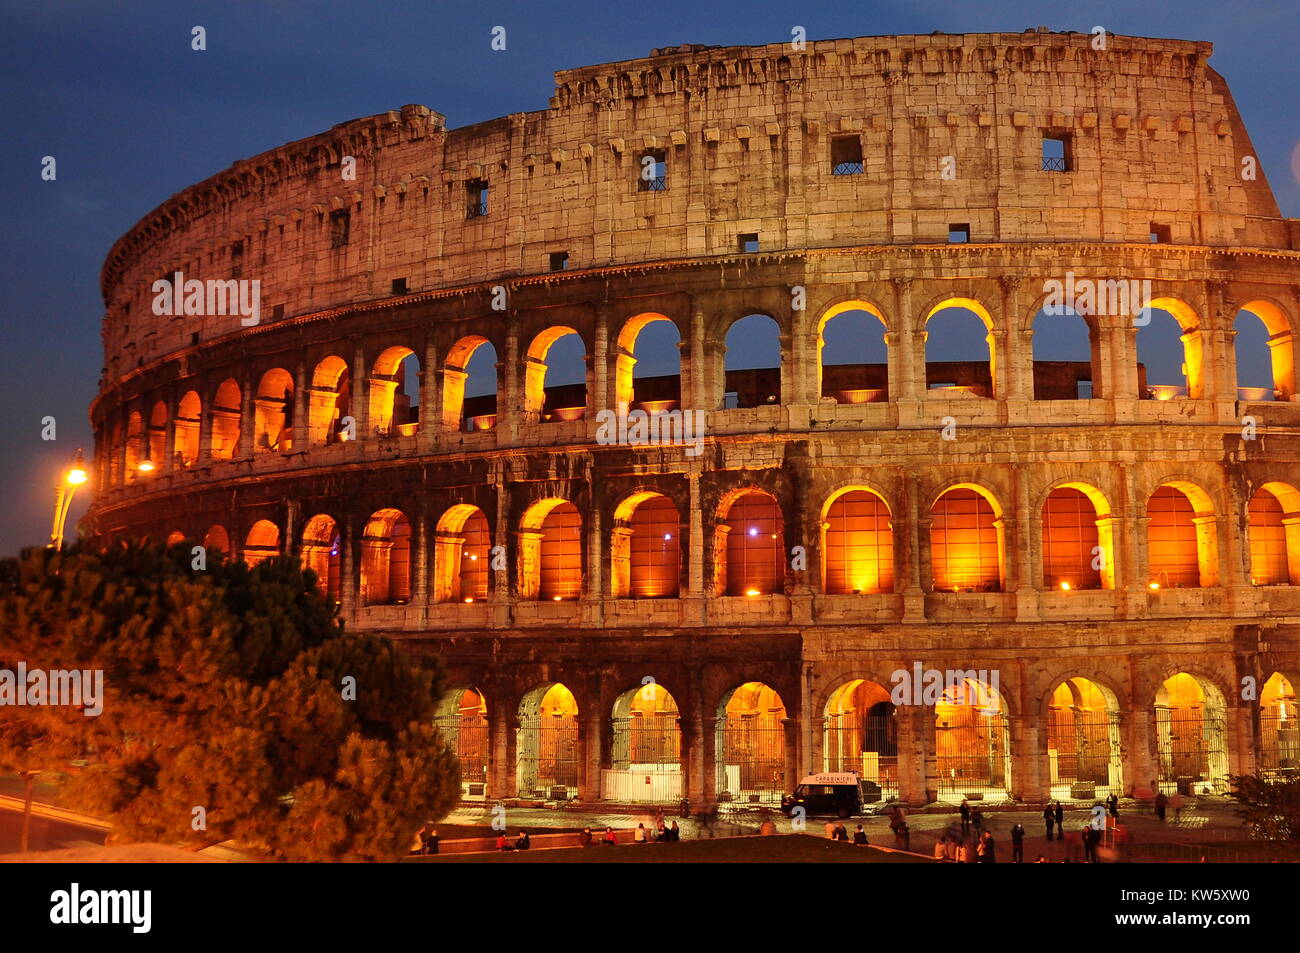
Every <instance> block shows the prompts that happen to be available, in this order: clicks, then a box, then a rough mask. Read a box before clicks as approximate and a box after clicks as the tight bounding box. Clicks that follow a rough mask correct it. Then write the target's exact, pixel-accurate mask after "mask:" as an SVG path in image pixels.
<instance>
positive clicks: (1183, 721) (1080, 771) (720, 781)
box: [437, 672, 1300, 803]
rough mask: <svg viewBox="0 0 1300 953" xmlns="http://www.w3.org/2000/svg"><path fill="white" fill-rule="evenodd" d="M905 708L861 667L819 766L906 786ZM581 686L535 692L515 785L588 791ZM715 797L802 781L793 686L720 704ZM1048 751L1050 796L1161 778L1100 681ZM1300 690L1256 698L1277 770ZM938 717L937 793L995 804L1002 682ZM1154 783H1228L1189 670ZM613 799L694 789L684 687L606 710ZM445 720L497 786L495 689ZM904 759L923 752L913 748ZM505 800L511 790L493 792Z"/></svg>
mask: <svg viewBox="0 0 1300 953" xmlns="http://www.w3.org/2000/svg"><path fill="white" fill-rule="evenodd" d="M898 712H899V709H898V708H896V706H895V705H894V703H893V702H892V701H891V693H890V691H889V690H888V689H886V688H885V687H884V686H882V685H879V684H876V683H875V682H871V681H868V680H866V679H861V678H855V679H850V680H848V681H846V682H844V683H843V684H841V685H840V686H839V687H838V688H836V689H835V690H834V691H833V692H832V693H831V695H830V697H829V699H828V700H827V702H826V705H825V708H824V710H823V711H822V712H821V723H820V732H821V742H822V743H821V758H820V764H817V765H815V766H814V769H815V770H824V771H828V772H848V771H853V772H857V773H858V774H859V775H860V776H861V777H862V779H863V781H864V782H865V784H864V788H865V790H866V791H867V792H868V796H869V797H872V798H875V799H877V800H889V799H893V798H898V797H899V796H900V786H899V777H900V774H899V772H900V747H899V728H898ZM586 714H587V713H585V712H581V711H580V710H579V705H578V701H577V698H576V696H575V694H574V692H573V691H571V690H570V689H569V687H568V686H566V685H564V684H563V683H561V682H549V683H545V684H542V685H539V686H537V687H535V688H533V689H531V690H529V691H528V692H526V693H525V694H524V696H523V698H522V700H521V701H520V703H519V707H518V712H517V718H516V722H515V723H516V725H517V728H516V729H515V730H516V739H515V741H516V743H515V749H514V750H515V772H514V778H513V790H512V791H510V792H509V793H510V794H513V795H517V796H519V797H544V798H554V799H570V798H574V797H577V796H579V778H580V764H581V762H582V759H583V758H584V743H589V742H586V739H584V738H583V727H582V721H581V718H582V717H583V716H585V715H586ZM714 714H715V718H714V730H713V738H712V744H713V752H714V755H715V758H714V765H715V767H714V777H713V780H712V793H713V794H714V795H715V796H716V797H717V799H718V800H719V801H722V802H727V801H734V802H739V803H776V802H778V801H779V799H780V797H781V795H782V794H783V793H789V791H790V790H792V789H793V785H794V784H795V783H796V782H797V781H798V780H799V779H798V778H797V777H792V776H791V774H792V772H793V771H795V770H796V759H795V758H794V756H793V748H794V747H795V745H796V732H795V731H794V730H793V722H792V720H791V719H790V718H789V717H788V714H787V710H786V706H785V703H784V702H783V700H782V699H781V696H780V694H779V693H778V692H777V691H776V690H775V689H773V688H772V687H771V686H769V685H767V684H765V683H763V682H746V683H743V684H741V685H739V686H737V687H735V688H733V689H731V690H730V691H728V692H726V693H725V694H724V695H723V697H722V699H721V701H720V703H719V705H718V708H717V711H716V712H715V713H714ZM1046 714H1047V718H1046V725H1045V731H1043V732H1042V736H1041V750H1039V751H1037V752H1035V753H1034V756H1035V757H1038V758H1040V759H1042V760H1043V762H1044V764H1045V768H1046V779H1047V787H1048V788H1049V790H1050V796H1051V797H1053V798H1056V799H1059V800H1063V801H1064V800H1092V799H1102V798H1105V797H1106V796H1108V795H1109V794H1111V793H1115V794H1117V795H1127V794H1128V793H1130V792H1131V791H1132V790H1133V789H1134V787H1135V786H1136V787H1138V788H1142V787H1143V786H1144V785H1145V784H1146V783H1148V779H1137V778H1132V777H1126V776H1125V771H1126V761H1127V759H1126V757H1125V750H1124V749H1125V741H1124V735H1123V732H1122V722H1123V718H1124V713H1123V712H1122V711H1121V709H1120V706H1119V702H1118V700H1117V697H1116V695H1115V693H1114V692H1113V691H1112V690H1111V689H1110V688H1108V687H1107V686H1105V685H1103V684H1101V683H1099V682H1096V681H1093V680H1091V679H1088V678H1085V677H1081V676H1075V677H1070V678H1066V679H1064V680H1062V681H1061V682H1060V683H1058V684H1057V685H1056V687H1055V688H1054V689H1053V691H1052V693H1051V698H1050V701H1049V703H1048V707H1047V713H1046ZM1297 715H1298V711H1297V707H1296V697H1295V692H1294V688H1293V686H1292V685H1291V683H1290V681H1289V680H1288V679H1287V678H1286V677H1285V676H1284V675H1282V674H1281V673H1280V672H1275V673H1273V674H1272V675H1271V676H1270V677H1269V679H1268V680H1267V681H1266V683H1265V684H1264V687H1263V690H1262V693H1261V696H1260V699H1259V706H1258V750H1257V752H1256V761H1257V769H1258V770H1259V771H1260V772H1262V773H1264V774H1266V775H1279V774H1285V773H1290V772H1294V771H1298V770H1300V721H1297ZM927 717H928V718H929V727H930V730H931V731H932V733H933V735H932V739H931V743H930V744H929V746H928V747H929V754H928V758H929V760H930V764H929V766H928V767H927V770H926V775H927V777H928V778H930V779H932V780H933V783H934V786H935V791H936V796H937V797H938V799H939V800H944V801H950V802H954V803H955V802H959V801H961V800H963V799H971V800H981V801H985V802H995V801H1000V800H1005V799H1007V798H1008V797H1010V796H1011V794H1012V791H1011V778H1012V767H1011V759H1012V745H1011V739H1010V733H1009V727H1008V711H1007V706H1006V702H1005V701H1004V699H1003V698H1002V696H1001V694H1000V693H999V691H998V688H997V686H996V684H989V683H988V682H985V681H982V680H980V679H977V678H972V677H970V676H962V677H961V678H960V679H954V680H951V681H950V683H949V684H947V686H946V687H945V688H944V689H943V691H942V695H941V696H940V697H939V699H938V700H937V702H936V703H935V704H934V706H933V713H932V715H929V716H927ZM1147 717H1150V718H1151V720H1152V724H1153V726H1154V732H1155V739H1154V741H1155V744H1154V747H1155V766H1154V767H1155V772H1156V777H1155V778H1154V779H1153V780H1155V782H1156V784H1157V786H1158V788H1159V789H1160V790H1164V791H1165V792H1166V793H1173V792H1174V791H1176V790H1182V791H1184V793H1188V792H1191V791H1195V792H1196V793H1208V792H1215V793H1222V792H1223V791H1224V790H1225V789H1226V787H1227V784H1228V773H1229V762H1228V741H1227V722H1226V705H1225V701H1224V697H1223V694H1222V692H1220V690H1219V689H1218V688H1217V687H1216V686H1215V685H1214V684H1213V683H1212V682H1210V681H1209V680H1207V679H1204V678H1201V677H1199V676H1196V675H1193V674H1190V673H1188V672H1178V673H1175V674H1173V675H1171V676H1170V677H1169V678H1167V679H1165V680H1164V681H1163V682H1162V683H1161V685H1160V686H1159V688H1158V690H1157V692H1156V694H1155V697H1154V698H1153V699H1152V700H1151V708H1150V709H1149V710H1148V715H1147ZM607 718H608V722H607V725H606V726H604V730H605V731H606V733H607V734H606V739H605V754H604V756H603V757H602V759H601V788H600V796H601V797H603V798H604V799H606V800H610V801H617V802H631V803H638V802H644V803H674V802H676V801H677V800H678V799H680V798H681V797H682V796H683V794H684V793H685V788H684V785H683V775H684V765H685V760H684V758H685V757H686V755H687V752H686V743H685V733H684V732H683V730H682V725H681V714H680V712H679V710H678V707H677V702H676V700H675V699H674V698H673V696H672V693H671V692H670V691H669V690H668V689H667V688H666V687H665V686H663V685H661V684H659V683H658V682H655V681H653V680H650V679H648V680H647V682H646V683H645V684H643V685H640V686H638V687H634V688H630V689H628V690H627V691H625V692H623V693H622V694H620V695H619V696H618V697H617V698H616V699H615V701H614V704H613V706H612V708H611V709H610V711H609V712H608V715H607ZM437 725H438V727H439V728H440V729H441V731H442V732H443V734H444V736H445V737H446V738H447V739H448V742H449V744H450V745H451V746H452V747H453V748H454V749H455V751H456V753H457V756H458V757H459V759H460V761H461V767H462V785H463V794H464V795H466V796H468V797H471V798H473V797H482V796H486V794H487V793H488V788H489V786H490V771H489V768H490V763H491V750H492V747H491V730H490V729H491V725H490V721H489V715H488V702H487V698H486V697H485V696H484V695H483V693H482V692H480V691H479V690H478V689H477V688H475V687H471V686H464V687H460V688H456V689H454V690H452V691H450V692H448V693H447V694H446V695H445V696H444V698H443V700H442V702H441V704H440V707H439V713H438V718H437ZM901 757H902V758H903V760H904V761H906V760H907V758H908V757H909V755H908V754H907V752H906V751H905V750H904V751H903V752H901ZM494 796H502V795H501V792H494Z"/></svg>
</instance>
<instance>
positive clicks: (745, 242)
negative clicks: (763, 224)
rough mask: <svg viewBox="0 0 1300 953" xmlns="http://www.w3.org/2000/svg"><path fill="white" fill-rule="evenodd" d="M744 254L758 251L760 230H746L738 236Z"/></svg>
mask: <svg viewBox="0 0 1300 953" xmlns="http://www.w3.org/2000/svg"><path fill="white" fill-rule="evenodd" d="M738 241H739V245H740V252H741V254H742V255H752V254H754V252H756V251H758V248H759V245H758V232H745V233H744V234H743V235H740V236H739V238H738Z"/></svg>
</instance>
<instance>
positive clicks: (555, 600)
mask: <svg viewBox="0 0 1300 953" xmlns="http://www.w3.org/2000/svg"><path fill="white" fill-rule="evenodd" d="M551 601H552V602H562V601H563V597H562V596H554V597H552V599H551Z"/></svg>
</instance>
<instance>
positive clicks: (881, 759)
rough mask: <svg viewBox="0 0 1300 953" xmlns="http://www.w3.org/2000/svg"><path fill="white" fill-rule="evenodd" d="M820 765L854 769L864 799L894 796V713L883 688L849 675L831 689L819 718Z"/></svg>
mask: <svg viewBox="0 0 1300 953" xmlns="http://www.w3.org/2000/svg"><path fill="white" fill-rule="evenodd" d="M822 766H823V769H824V770H826V771H831V772H837V773H838V772H842V771H857V772H858V773H859V774H860V775H861V776H862V781H863V785H862V787H863V790H864V792H865V793H866V794H867V800H869V801H881V800H889V799H890V798H894V797H897V796H898V718H897V714H896V710H895V707H894V703H893V701H892V700H891V699H890V694H889V690H888V689H887V688H884V687H883V686H881V685H878V684H877V683H875V682H872V681H868V680H866V679H862V678H854V679H850V680H849V681H847V682H845V683H844V684H842V685H840V686H839V688H837V689H835V691H833V692H832V693H831V696H830V698H828V699H827V701H826V709H825V712H824V716H823V721H822Z"/></svg>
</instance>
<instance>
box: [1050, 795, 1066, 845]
mask: <svg viewBox="0 0 1300 953" xmlns="http://www.w3.org/2000/svg"><path fill="white" fill-rule="evenodd" d="M1052 813H1053V814H1054V815H1055V816H1056V829H1057V830H1058V831H1059V832H1060V833H1061V834H1062V836H1064V834H1065V809H1064V808H1063V807H1061V802H1060V801H1057V802H1056V809H1055V810H1054V811H1052Z"/></svg>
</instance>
